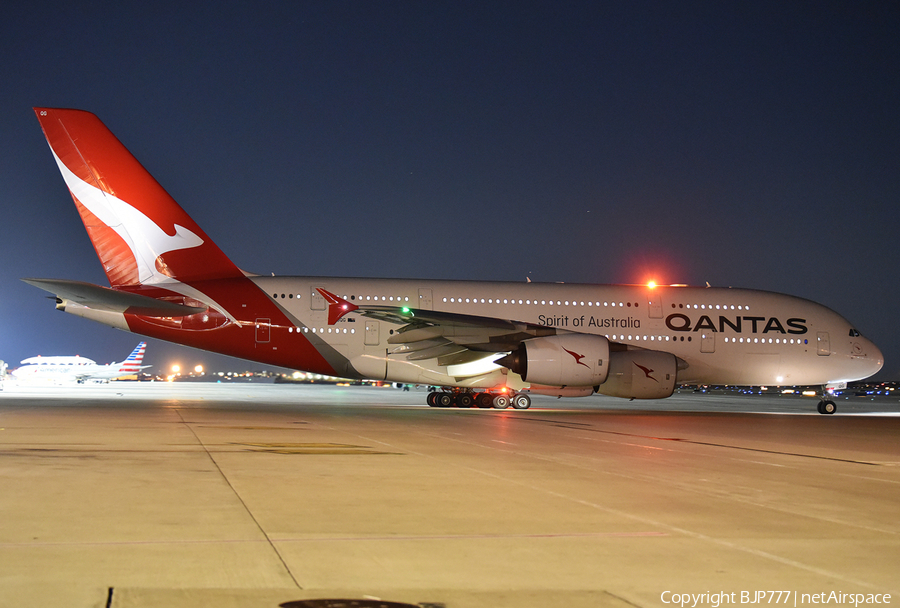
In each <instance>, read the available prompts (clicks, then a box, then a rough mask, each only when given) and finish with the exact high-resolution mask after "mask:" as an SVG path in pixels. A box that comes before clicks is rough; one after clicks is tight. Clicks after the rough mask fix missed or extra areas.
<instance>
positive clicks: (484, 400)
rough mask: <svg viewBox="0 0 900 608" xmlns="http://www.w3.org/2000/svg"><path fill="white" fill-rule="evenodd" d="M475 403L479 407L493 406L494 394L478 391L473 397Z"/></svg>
mask: <svg viewBox="0 0 900 608" xmlns="http://www.w3.org/2000/svg"><path fill="white" fill-rule="evenodd" d="M475 405H477V406H478V407H480V408H485V409H486V408H489V407H494V396H493V395H492V394H490V393H478V396H477V397H475Z"/></svg>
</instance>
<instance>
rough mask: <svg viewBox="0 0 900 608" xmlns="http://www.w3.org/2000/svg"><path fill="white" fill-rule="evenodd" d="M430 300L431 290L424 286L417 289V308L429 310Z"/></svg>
mask: <svg viewBox="0 0 900 608" xmlns="http://www.w3.org/2000/svg"><path fill="white" fill-rule="evenodd" d="M431 302H432V300H431V290H430V289H425V288H422V289H419V308H420V309H422V310H431V306H432V303H431Z"/></svg>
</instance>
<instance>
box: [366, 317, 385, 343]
mask: <svg viewBox="0 0 900 608" xmlns="http://www.w3.org/2000/svg"><path fill="white" fill-rule="evenodd" d="M380 333H381V332H380V331H379V327H378V321H366V338H365V341H364V342H363V344H365V345H366V346H378V344H379V343H380V342H381V336H380Z"/></svg>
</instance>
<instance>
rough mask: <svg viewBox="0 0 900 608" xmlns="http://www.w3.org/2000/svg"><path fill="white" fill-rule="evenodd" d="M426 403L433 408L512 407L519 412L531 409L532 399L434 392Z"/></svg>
mask: <svg viewBox="0 0 900 608" xmlns="http://www.w3.org/2000/svg"><path fill="white" fill-rule="evenodd" d="M426 402H427V403H428V405H429V406H431V407H462V408H469V407H472V406H473V405H474V406H476V407H479V408H485V409H487V408H495V409H498V410H505V409H506V408H508V407H509V406H510V405H512V406H513V408H515V409H517V410H527V409H528V408H530V407H531V397H529V396H528V395H527V394H525V393H512V394H508V393H490V392H488V391H484V392H480V393H472V392H468V391H453V392H451V391H434V392H431V393H428V398H427V399H426Z"/></svg>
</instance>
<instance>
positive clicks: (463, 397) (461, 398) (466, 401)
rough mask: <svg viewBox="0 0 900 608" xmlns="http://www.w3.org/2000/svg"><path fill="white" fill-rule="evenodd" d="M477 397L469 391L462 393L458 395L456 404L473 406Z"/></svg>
mask: <svg viewBox="0 0 900 608" xmlns="http://www.w3.org/2000/svg"><path fill="white" fill-rule="evenodd" d="M474 403H475V399H474V398H473V397H472V395H470V394H469V393H460V394H458V395H457V396H456V405H457V406H458V407H467V408H468V407H472V404H474Z"/></svg>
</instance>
